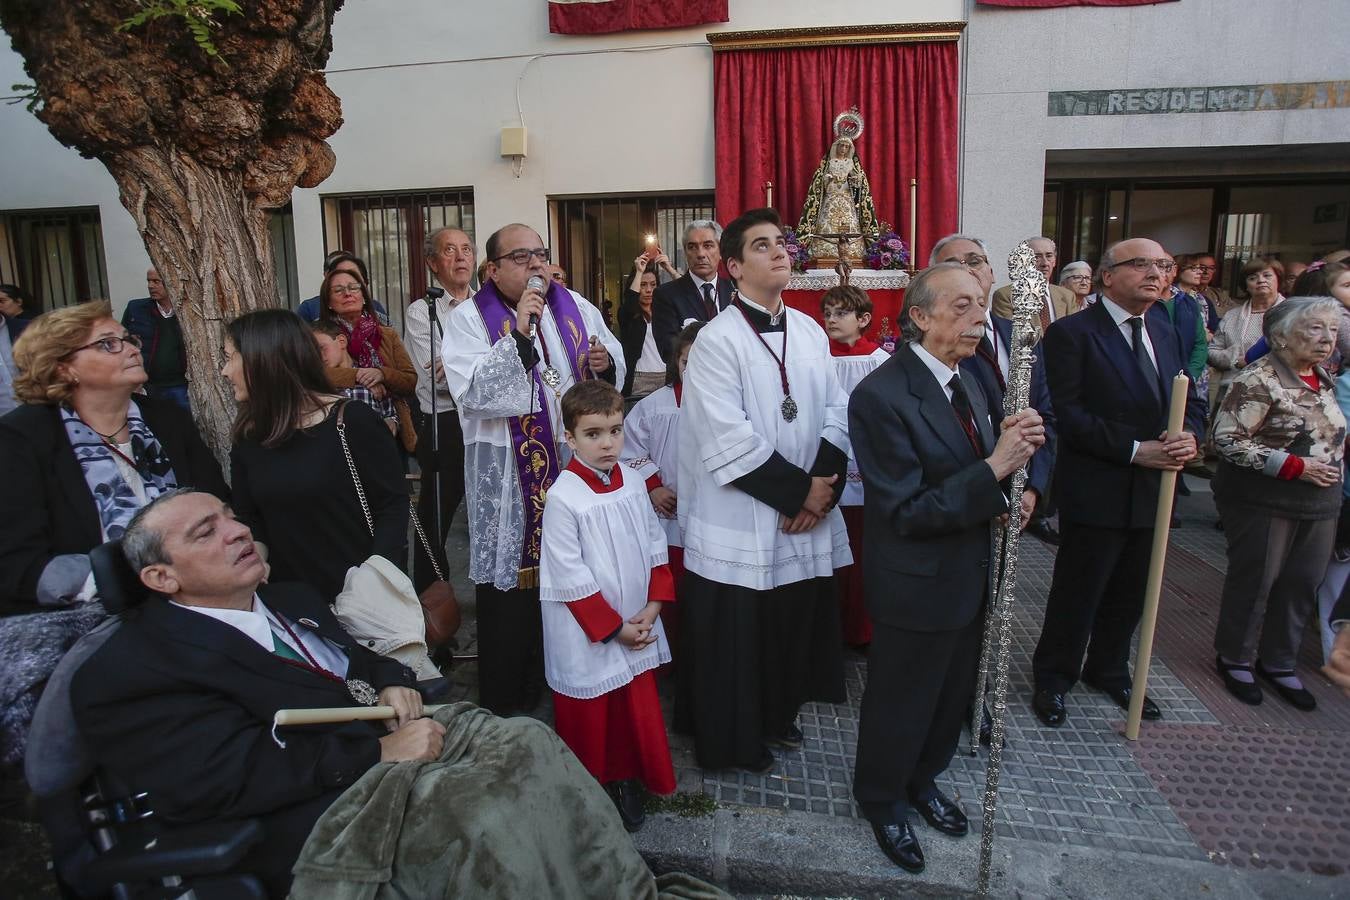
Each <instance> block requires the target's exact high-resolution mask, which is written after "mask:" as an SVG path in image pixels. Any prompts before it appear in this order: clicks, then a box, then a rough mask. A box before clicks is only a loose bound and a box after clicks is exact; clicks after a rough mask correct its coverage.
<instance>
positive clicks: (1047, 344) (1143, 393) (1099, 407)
mask: <svg viewBox="0 0 1350 900" xmlns="http://www.w3.org/2000/svg"><path fill="white" fill-rule="evenodd" d="M1155 306H1156V304H1155ZM1144 327H1145V328H1147V329H1148V335H1149V340H1150V341H1151V342H1152V344H1153V352H1154V354H1155V355H1156V356H1157V360H1158V362H1157V367H1158V373H1159V382H1160V383H1159V385H1158V387H1159V393H1160V395H1161V397H1162V399H1161V401H1160V400H1159V399H1157V398H1155V396H1154V394H1153V392H1152V391H1151V390H1150V389H1149V386H1148V382H1146V381H1145V380H1144V377H1145V376H1144V374H1143V373H1142V372H1141V371H1140V368H1139V363H1138V362H1137V361H1136V360H1135V357H1134V351H1133V350H1132V349H1131V347H1130V344H1129V341H1128V340H1126V338H1125V336H1124V334H1122V333H1121V331H1120V329H1119V328H1117V327H1116V323H1115V321H1114V320H1113V319H1112V318H1111V314H1110V312H1108V311H1107V309H1106V306H1105V304H1103V303H1101V302H1098V303H1094V304H1093V305H1091V306H1089V307H1088V308H1087V309H1085V310H1083V311H1082V312H1080V313H1077V314H1076V315H1072V316H1066V317H1065V318H1063V319H1058V320H1056V321H1055V322H1054V323H1053V324H1051V326H1050V328H1049V329H1048V330H1047V331H1046V333H1045V339H1044V340H1043V341H1042V342H1041V347H1042V348H1043V349H1044V352H1045V368H1046V374H1047V376H1048V379H1049V382H1050V400H1051V402H1052V403H1053V404H1054V408H1055V423H1056V426H1057V432H1058V438H1059V441H1058V445H1057V447H1056V450H1057V454H1056V456H1057V459H1056V465H1055V492H1056V493H1055V496H1056V498H1057V502H1058V503H1059V514H1060V516H1061V518H1063V519H1064V520H1065V521H1070V522H1077V523H1079V524H1082V525H1090V526H1093V527H1097V528H1151V527H1153V516H1154V512H1155V511H1156V509H1157V505H1158V483H1159V480H1160V479H1161V476H1162V472H1161V470H1159V469H1147V468H1144V467H1143V466H1136V465H1132V464H1131V463H1130V454H1131V452H1132V451H1133V447H1134V442H1135V441H1140V442H1143V441H1151V440H1156V439H1157V437H1158V435H1159V434H1160V433H1161V432H1162V431H1163V430H1164V429H1165V428H1166V427H1167V396H1168V394H1169V393H1170V391H1171V382H1172V378H1173V377H1174V376H1175V375H1176V373H1177V372H1181V371H1185V369H1186V363H1187V360H1185V359H1182V357H1181V341H1180V338H1179V336H1178V335H1177V333H1176V329H1175V328H1173V327H1172V324H1171V322H1169V321H1168V319H1167V315H1166V312H1165V311H1164V310H1162V309H1161V307H1158V308H1156V309H1155V308H1150V310H1149V313H1148V315H1145V316H1144ZM1204 415H1205V413H1204V403H1203V401H1201V399H1200V397H1199V396H1198V395H1197V394H1196V393H1195V391H1194V384H1192V390H1191V394H1190V396H1189V397H1187V400H1186V418H1185V421H1186V425H1185V429H1186V431H1189V432H1190V433H1191V434H1194V435H1197V436H1198V435H1202V434H1204Z"/></svg>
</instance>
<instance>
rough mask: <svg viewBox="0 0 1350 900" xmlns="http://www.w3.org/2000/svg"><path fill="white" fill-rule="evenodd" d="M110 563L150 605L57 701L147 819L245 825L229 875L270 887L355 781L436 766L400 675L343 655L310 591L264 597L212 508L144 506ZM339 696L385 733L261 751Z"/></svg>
mask: <svg viewBox="0 0 1350 900" xmlns="http://www.w3.org/2000/svg"><path fill="white" fill-rule="evenodd" d="M122 548H123V552H124V554H125V555H126V557H127V561H128V563H129V564H130V566H131V568H132V570H133V571H135V572H138V573H139V574H140V578H141V581H142V583H143V584H144V585H145V587H146V588H147V589H148V590H150V591H152V592H154V593H155V594H158V595H160V596H159V597H151V598H149V599H147V600H146V602H144V603H142V604H140V605H139V606H137V607H135V608H133V609H132V610H131V611H129V612H128V613H127V614H126V615H124V617H123V621H122V624H121V626H120V627H119V628H118V629H117V631H116V632H115V633H114V634H113V635H112V636H111V637H110V638H108V640H107V641H106V642H105V643H104V644H103V646H102V647H101V648H99V650H98V651H96V652H95V654H94V655H93V656H92V657H90V659H89V660H88V661H86V662H85V663H84V665H83V666H81V667H80V669H79V670H78V672H77V673H76V674H75V676H74V679H73V681H72V683H71V699H72V703H73V707H74V712H75V719H76V723H77V725H78V727H79V729H80V731H81V733H82V734H83V736H84V737H85V739H86V740H87V741H88V743H89V745H90V746H91V747H92V748H93V751H94V755H95V757H96V758H97V759H98V761H99V763H100V764H101V765H102V766H104V767H105V768H106V769H108V770H109V771H111V772H112V773H114V774H115V775H116V776H117V777H119V778H120V779H121V780H123V781H124V782H125V783H127V784H129V785H134V786H135V787H136V789H137V790H142V791H147V792H148V793H149V794H150V797H151V803H152V805H153V807H154V809H155V813H156V815H157V816H158V817H159V818H161V819H162V820H164V821H169V822H173V821H181V822H199V821H207V820H233V819H246V818H253V817H257V818H259V819H260V820H261V821H262V824H263V826H264V829H265V832H266V834H267V835H268V839H267V840H265V841H263V842H262V843H261V844H260V845H259V846H257V847H256V848H255V849H254V851H253V853H251V854H250V856H249V857H248V858H246V859H245V861H244V863H243V866H242V868H244V869H245V870H246V871H249V872H252V873H253V874H255V875H258V876H259V877H260V878H262V879H263V881H264V882H265V883H267V884H268V885H269V886H271V885H278V886H280V885H284V883H285V882H287V881H289V870H290V867H291V865H292V863H294V862H295V859H296V856H297V855H298V854H299V851H300V847H301V845H302V844H303V842H304V840H305V837H306V836H307V835H308V834H309V830H310V828H311V826H313V824H314V822H315V821H316V820H317V819H318V817H319V815H320V813H322V812H323V811H324V810H325V809H327V808H328V806H329V805H330V804H331V803H332V802H333V800H334V799H336V797H337V796H338V795H339V794H341V793H342V791H343V790H344V789H345V788H346V787H347V786H349V785H350V784H352V783H353V782H355V781H356V780H357V779H358V778H360V777H361V776H362V775H363V774H365V772H366V770H367V769H369V768H370V767H371V766H373V765H375V764H376V763H377V762H399V761H403V760H431V759H435V758H436V757H437V756H438V755H439V754H440V751H441V737H442V735H443V734H444V733H445V729H444V728H443V727H442V726H441V725H440V724H439V723H437V722H436V721H434V720H432V719H424V718H420V716H421V715H422V698H421V696H420V695H419V694H418V692H417V691H416V690H415V689H414V685H415V683H416V682H415V680H414V676H413V673H412V671H411V670H410V669H408V668H407V667H406V666H404V665H402V664H401V663H399V662H396V661H395V660H392V659H388V658H386V657H382V656H377V655H376V654H375V653H372V652H371V651H370V650H367V649H366V648H365V647H362V646H361V645H360V644H358V643H356V642H355V641H354V640H352V638H350V637H349V636H348V635H347V633H346V632H345V631H343V630H342V628H341V626H339V625H338V623H337V620H336V619H335V618H334V617H333V614H332V612H331V611H330V610H329V607H328V604H327V603H326V602H324V599H323V598H322V597H320V596H319V594H318V592H317V591H315V590H314V589H312V588H310V587H308V586H306V585H302V584H294V583H292V584H276V585H268V584H263V583H262V582H263V579H264V577H265V574H266V565H265V563H264V561H263V559H262V557H261V556H260V555H259V553H258V551H257V549H256V547H255V545H254V543H253V538H252V535H251V534H250V532H249V529H248V527H247V526H245V525H243V524H242V523H240V522H239V521H237V520H236V519H235V518H234V517H233V515H232V514H231V513H230V509H229V507H228V506H226V505H225V504H224V503H223V502H221V501H220V500H219V499H217V498H216V497H214V496H212V495H211V494H206V493H196V492H192V491H174V492H171V493H169V494H167V495H165V496H164V497H161V498H159V499H158V500H156V501H155V502H154V503H152V504H150V505H149V506H147V507H146V508H145V509H144V510H143V511H142V512H141V513H140V514H139V515H138V516H136V518H135V519H134V520H133V521H132V523H131V525H130V526H129V527H128V528H127V531H126V534H125V535H124V536H123V538H122ZM352 686H355V690H357V691H360V690H372V697H373V694H374V693H375V692H378V700H379V702H380V703H383V704H387V705H389V706H392V707H394V709H396V710H398V712H399V717H398V719H397V720H396V721H394V720H391V721H389V722H388V723H371V722H347V723H342V724H335V725H317V726H310V727H306V728H292V729H287V731H286V733H285V734H284V735H279V736H278V737H275V738H274V737H273V734H272V727H271V721H272V715H273V713H275V712H276V711H277V710H278V709H285V708H303V707H333V706H350V705H354V704H355V703H356V700H355V699H354V698H353V696H352V691H353V687H352ZM369 699H371V698H363V701H364V702H369ZM386 728H387V729H388V730H387V731H386Z"/></svg>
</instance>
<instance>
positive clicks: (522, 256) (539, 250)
mask: <svg viewBox="0 0 1350 900" xmlns="http://www.w3.org/2000/svg"><path fill="white" fill-rule="evenodd" d="M532 256H533V257H534V258H535V259H537V260H539V261H540V262H548V261H549V260H550V259H551V258H552V256H553V254H552V253H551V252H549V249H548V248H547V247H535V248H534V249H533V250H526V249H525V248H524V247H522V248H521V249H519V250H512V251H511V252H510V253H503V254H502V255H501V256H495V257H493V258H492V259H491V260H489V262H501V261H502V260H504V259H509V260H511V262H513V263H515V264H516V265H518V266H524V265H528V264H529V262H530V257H532Z"/></svg>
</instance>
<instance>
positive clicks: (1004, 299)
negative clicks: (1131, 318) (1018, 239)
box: [991, 237, 1078, 337]
mask: <svg viewBox="0 0 1350 900" xmlns="http://www.w3.org/2000/svg"><path fill="white" fill-rule="evenodd" d="M1027 243H1028V244H1029V245H1030V246H1031V252H1032V253H1034V254H1035V255H1036V268H1038V269H1040V270H1041V274H1043V275H1044V276H1045V280H1046V284H1047V286H1048V287H1049V288H1050V302H1049V303H1047V304H1046V305H1045V307H1044V308H1043V309H1042V310H1041V314H1040V317H1039V318H1038V320H1037V321H1036V331H1037V334H1038V335H1039V336H1041V337H1044V336H1045V329H1047V328H1049V327H1050V323H1051V322H1058V321H1059V320H1060V319H1065V318H1068V317H1069V316H1071V315H1073V314H1074V313H1076V312H1078V297H1077V295H1076V294H1074V292H1073V291H1071V290H1069V289H1068V288H1066V287H1064V286H1063V285H1060V284H1055V282H1054V279H1052V278H1051V277H1050V276H1051V274H1052V273H1053V272H1054V271H1055V264H1056V262H1058V256H1059V252H1058V251H1057V250H1056V249H1055V242H1054V241H1052V240H1050V239H1049V238H1048V237H1033V238H1027ZM991 307H992V309H993V310H994V315H996V316H1002V317H1003V318H1005V319H1011V318H1012V285H1011V284H1005V285H1004V286H1003V287H1001V288H999V289H998V290H996V291H994V298H993V302H992V304H991Z"/></svg>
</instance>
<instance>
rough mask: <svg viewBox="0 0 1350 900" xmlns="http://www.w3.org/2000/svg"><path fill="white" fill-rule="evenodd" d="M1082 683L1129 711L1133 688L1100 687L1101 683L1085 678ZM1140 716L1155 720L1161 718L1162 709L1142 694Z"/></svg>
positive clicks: (1151, 720)
mask: <svg viewBox="0 0 1350 900" xmlns="http://www.w3.org/2000/svg"><path fill="white" fill-rule="evenodd" d="M1083 683H1084V684H1086V685H1087V686H1088V687H1090V688H1092V689H1093V690H1098V691H1101V692H1102V693H1103V694H1105V695H1106V696H1108V697H1110V698H1111V700H1112V702H1114V703H1115V704H1116V706H1119V707H1120V708H1121V709H1123V710H1125V711H1127V712H1128V711H1129V709H1130V694H1132V693H1134V690H1133V688H1127V687H1123V688H1109V687H1102V686H1101V685H1098V684H1093V683H1092V682H1090V681H1087V680H1086V679H1085V680H1084V681H1083ZM1140 718H1142V719H1143V720H1144V721H1145V722H1156V721H1158V720H1159V719H1161V718H1162V710H1161V709H1159V708H1158V704H1156V703H1154V702H1153V701H1152V700H1150V699H1148V695H1147V694H1145V695H1144V710H1143V713H1142V715H1141V716H1140Z"/></svg>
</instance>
